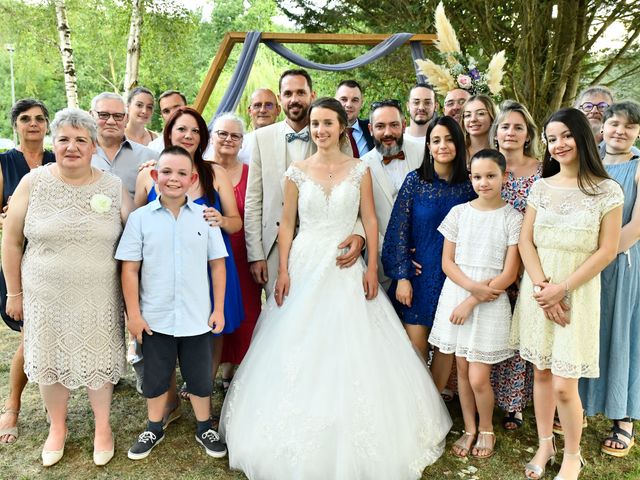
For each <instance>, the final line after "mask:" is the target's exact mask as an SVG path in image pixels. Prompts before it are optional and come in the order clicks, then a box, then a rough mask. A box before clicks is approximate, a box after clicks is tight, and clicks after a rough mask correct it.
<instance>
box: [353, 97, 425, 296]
mask: <svg viewBox="0 0 640 480" xmlns="http://www.w3.org/2000/svg"><path fill="white" fill-rule="evenodd" d="M369 120H370V123H369V128H370V130H371V134H372V135H373V142H374V145H375V149H374V150H371V151H370V152H369V153H367V154H366V155H365V156H364V157H362V161H363V162H366V163H367V165H368V166H369V169H370V172H371V177H372V179H373V200H374V203H375V206H376V216H377V218H378V232H379V241H378V247H379V250H380V251H379V252H378V253H381V252H382V243H383V241H384V235H385V233H386V231H387V225H388V224H389V219H390V218H391V211H392V210H393V204H394V203H395V201H396V197H397V196H398V191H399V190H400V187H401V186H402V183H403V182H404V179H405V177H406V176H407V174H408V173H409V172H411V171H412V170H415V169H416V168H418V167H419V166H420V165H421V164H422V160H423V157H424V150H425V147H424V145H420V144H419V143H417V142H405V141H404V130H405V127H406V122H405V120H404V114H403V112H402V108H401V107H400V103H399V102H398V101H397V100H383V101H381V102H374V103H372V104H371V113H370V114H369ZM378 279H379V280H380V283H381V284H382V286H383V287H384V288H385V290H387V289H388V288H389V285H390V283H391V282H390V280H389V279H388V278H387V277H386V276H385V275H384V270H383V268H382V263H381V262H380V255H378Z"/></svg>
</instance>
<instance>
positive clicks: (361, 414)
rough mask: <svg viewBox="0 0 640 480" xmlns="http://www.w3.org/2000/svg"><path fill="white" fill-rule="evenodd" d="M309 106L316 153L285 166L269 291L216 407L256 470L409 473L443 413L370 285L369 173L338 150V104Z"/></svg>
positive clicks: (439, 436)
mask: <svg viewBox="0 0 640 480" xmlns="http://www.w3.org/2000/svg"><path fill="white" fill-rule="evenodd" d="M309 115H310V132H311V136H312V139H313V141H314V142H315V143H316V144H317V146H318V152H317V153H316V154H314V155H312V156H311V157H310V158H308V159H307V160H305V161H303V162H299V163H294V164H293V165H291V167H290V168H289V170H288V171H287V173H286V178H285V180H284V192H285V194H284V198H285V201H284V209H283V214H282V219H281V222H280V235H279V239H278V244H279V248H280V252H279V253H280V265H279V271H278V279H277V282H276V287H275V292H274V294H273V296H271V297H269V299H268V300H267V305H266V307H265V309H264V310H263V313H262V315H261V316H260V318H259V319H258V324H257V326H256V330H255V333H254V336H253V339H252V342H251V346H250V348H249V351H248V352H247V355H246V356H245V358H244V360H243V362H242V364H241V365H240V368H239V369H238V372H237V373H236V375H235V376H234V380H233V382H232V383H231V387H230V389H229V393H228V395H227V397H226V400H225V403H224V406H223V410H222V418H221V433H222V434H223V436H224V438H225V440H226V442H227V445H228V449H229V463H230V466H231V467H232V468H236V469H241V470H242V471H244V472H245V474H246V475H247V476H248V477H249V478H250V479H252V480H257V479H259V480H287V479H291V480H293V479H305V480H314V479H317V480H334V479H336V480H337V479H340V480H374V479H382V478H384V479H394V480H405V479H406V480H410V479H417V478H420V477H421V475H422V471H423V469H424V468H425V467H426V466H427V465H430V464H431V463H433V462H435V461H436V459H437V458H438V457H439V456H440V455H441V453H442V449H443V447H444V438H445V436H446V434H447V432H448V430H449V428H450V426H451V420H450V418H449V414H448V413H447V411H446V409H445V407H444V404H443V402H442V400H441V399H440V396H439V395H438V392H437V391H436V388H435V386H434V384H433V381H432V380H431V377H430V376H429V373H428V371H427V369H426V366H425V365H424V363H423V362H422V361H421V360H420V358H419V357H418V355H417V354H416V352H415V351H414V350H413V349H412V347H411V343H410V341H409V338H408V337H407V335H406V333H405V331H404V329H403V328H402V324H401V322H400V320H399V319H398V317H397V315H396V314H395V312H394V310H393V307H392V306H391V303H390V302H389V299H388V298H387V297H386V296H385V295H384V293H380V294H377V293H378V283H377V278H378V277H377V270H376V269H377V252H378V248H377V245H376V242H377V239H378V233H377V224H376V217H375V211H374V206H373V194H372V190H371V189H372V184H371V177H370V174H369V172H368V170H367V167H366V164H364V163H361V162H359V161H358V160H355V159H353V158H351V157H348V156H346V155H344V154H342V153H341V152H340V150H339V141H340V140H342V139H343V138H344V137H345V128H346V124H347V117H346V113H345V111H344V109H343V108H342V105H341V104H340V103H339V102H338V101H337V100H335V99H328V98H327V99H320V100H318V101H317V102H315V103H314V104H313V105H312V106H311V108H310V112H309ZM358 214H360V216H361V219H362V223H363V225H364V228H365V232H366V236H367V240H368V245H367V252H368V256H367V264H365V262H364V261H363V260H362V259H359V260H358V262H356V264H355V265H354V266H353V267H350V268H344V269H341V268H339V267H338V266H337V265H336V261H335V258H336V256H337V255H338V245H339V244H340V243H341V242H342V240H343V239H344V238H345V236H346V235H348V234H349V233H350V232H351V231H352V230H353V227H354V224H355V222H356V220H357V217H358ZM296 216H299V220H300V228H299V232H298V235H297V236H296V237H295V239H294V238H293V236H294V229H295V224H296Z"/></svg>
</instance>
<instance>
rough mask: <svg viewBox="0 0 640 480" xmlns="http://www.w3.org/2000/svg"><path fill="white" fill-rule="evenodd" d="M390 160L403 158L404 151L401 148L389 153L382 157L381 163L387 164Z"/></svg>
mask: <svg viewBox="0 0 640 480" xmlns="http://www.w3.org/2000/svg"><path fill="white" fill-rule="evenodd" d="M391 160H404V152H403V151H402V150H401V151H399V152H398V153H396V154H395V155H391V156H390V157H382V163H384V164H385V165H389V164H390V163H391Z"/></svg>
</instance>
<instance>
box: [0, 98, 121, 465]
mask: <svg viewBox="0 0 640 480" xmlns="http://www.w3.org/2000/svg"><path fill="white" fill-rule="evenodd" d="M51 133H52V136H53V147H54V153H55V156H56V161H55V163H54V164H49V165H46V166H44V167H41V168H37V169H35V170H33V171H32V172H30V173H29V174H28V175H26V176H25V177H23V179H22V180H21V181H20V184H19V185H18V187H17V188H16V190H15V192H14V194H13V199H12V200H11V208H10V209H9V213H8V216H7V218H6V221H5V223H4V239H3V242H2V269H3V271H4V273H5V276H6V281H7V298H8V300H7V308H6V310H7V314H8V315H9V316H11V317H12V318H13V319H14V320H16V321H20V320H23V319H24V358H25V362H24V364H25V365H24V370H25V373H26V374H27V377H28V378H29V381H31V382H34V383H37V384H38V385H39V387H40V393H41V395H42V398H43V400H44V404H45V406H46V408H47V412H48V414H49V417H50V419H51V425H50V427H49V435H48V437H47V440H46V442H45V444H44V447H43V450H42V463H43V465H44V466H45V467H46V466H51V465H53V464H55V463H57V462H58V461H59V460H60V459H61V458H62V456H63V454H64V446H65V441H66V438H67V434H68V428H67V406H68V401H69V391H70V390H71V389H76V388H79V387H86V388H87V393H88V396H89V401H90V403H91V407H92V409H93V413H94V419H95V435H94V452H93V460H94V462H95V464H96V465H104V464H106V463H107V462H108V461H109V460H111V458H112V457H113V452H114V439H113V435H112V432H111V426H110V423H109V414H110V409H111V397H112V393H113V385H114V384H116V383H118V381H119V380H120V377H121V375H122V374H123V373H124V365H125V362H124V321H123V305H122V294H121V291H120V281H119V275H118V269H117V263H116V260H115V259H114V258H113V252H114V250H115V247H116V245H117V242H118V240H119V238H120V234H121V232H122V224H123V222H124V221H125V219H126V217H127V215H128V213H129V211H130V209H131V205H130V199H129V196H128V194H127V192H126V191H125V190H124V189H123V187H122V182H121V180H120V179H119V178H117V177H115V176H113V175H111V174H109V173H106V172H101V171H100V170H98V169H96V168H94V167H92V166H91V156H92V154H93V153H94V152H95V150H96V138H97V132H96V124H95V121H94V120H93V119H92V118H91V117H90V116H89V115H88V114H87V113H85V112H83V111H81V110H76V109H64V110H62V111H60V112H58V113H57V114H56V117H55V119H54V121H53V123H52V124H51ZM25 241H27V242H28V243H27V246H26V250H25V251H24V252H23V245H24V243H25Z"/></svg>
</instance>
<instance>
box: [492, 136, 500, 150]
mask: <svg viewBox="0 0 640 480" xmlns="http://www.w3.org/2000/svg"><path fill="white" fill-rule="evenodd" d="M493 144H494V145H495V146H496V150H498V149H499V148H500V144H499V143H498V139H497V138H494V139H493Z"/></svg>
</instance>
